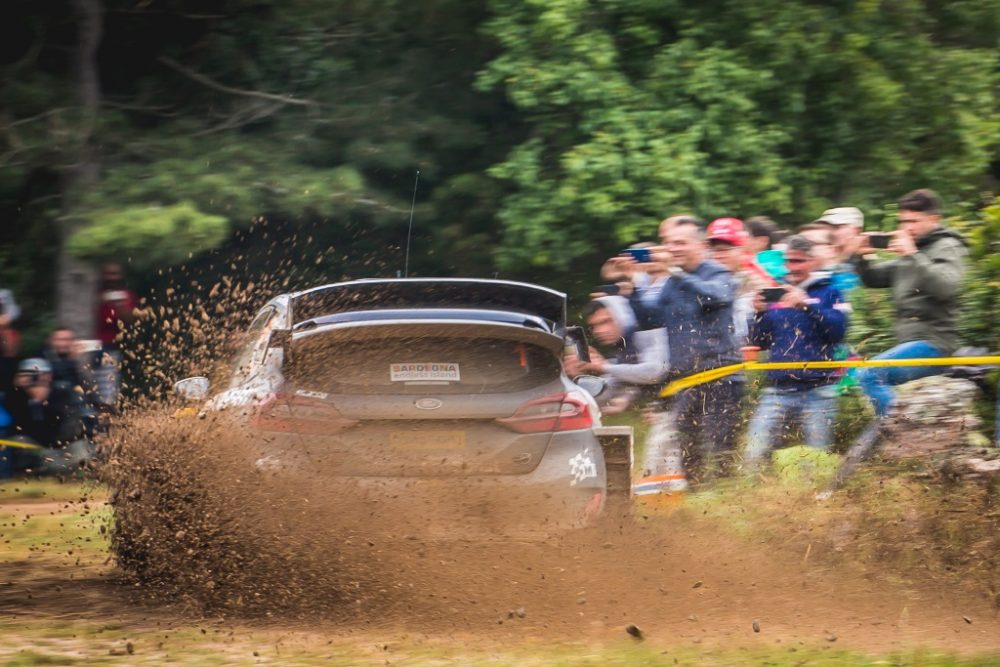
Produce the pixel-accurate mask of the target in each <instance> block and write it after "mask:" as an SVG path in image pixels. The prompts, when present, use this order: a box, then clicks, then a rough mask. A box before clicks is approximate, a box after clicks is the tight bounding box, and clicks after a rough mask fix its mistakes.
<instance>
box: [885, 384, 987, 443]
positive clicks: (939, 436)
mask: <svg viewBox="0 0 1000 667" xmlns="http://www.w3.org/2000/svg"><path fill="white" fill-rule="evenodd" d="M896 391H897V400H896V403H895V404H894V405H893V411H892V413H891V415H890V420H889V422H890V428H889V432H888V434H887V437H886V442H885V444H884V445H883V447H882V455H883V456H886V457H890V458H913V457H922V456H929V455H931V454H937V453H940V452H945V451H948V450H951V449H956V448H962V447H967V446H981V445H982V442H981V440H982V436H981V434H980V433H979V431H978V429H979V427H980V419H979V416H978V415H977V414H976V411H975V406H974V403H975V401H976V400H977V399H978V398H981V397H982V392H981V391H980V389H979V387H977V386H976V385H975V383H973V382H970V381H969V380H964V379H960V378H951V377H946V376H944V375H934V376H931V377H926V378H921V379H919V380H914V381H913V382H907V383H906V384H903V385H900V386H898V387H896Z"/></svg>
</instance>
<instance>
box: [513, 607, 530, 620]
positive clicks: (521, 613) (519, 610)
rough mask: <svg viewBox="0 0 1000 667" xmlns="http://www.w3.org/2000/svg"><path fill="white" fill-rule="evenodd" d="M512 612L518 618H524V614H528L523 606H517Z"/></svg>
mask: <svg viewBox="0 0 1000 667" xmlns="http://www.w3.org/2000/svg"><path fill="white" fill-rule="evenodd" d="M514 613H515V614H516V615H517V617H518V618H524V617H525V616H527V615H528V612H527V611H525V609H524V607H518V608H517V609H515V610H514Z"/></svg>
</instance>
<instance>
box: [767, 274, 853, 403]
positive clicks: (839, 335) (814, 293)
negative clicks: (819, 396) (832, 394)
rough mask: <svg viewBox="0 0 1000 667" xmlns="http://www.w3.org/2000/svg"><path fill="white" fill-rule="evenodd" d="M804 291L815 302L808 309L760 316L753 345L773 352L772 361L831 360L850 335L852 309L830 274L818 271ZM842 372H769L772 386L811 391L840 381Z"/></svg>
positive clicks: (776, 310)
mask: <svg viewBox="0 0 1000 667" xmlns="http://www.w3.org/2000/svg"><path fill="white" fill-rule="evenodd" d="M799 287H800V288H802V289H804V290H805V291H806V294H808V295H809V298H810V300H811V301H812V303H810V304H809V305H807V306H806V307H805V308H804V309H800V308H772V309H770V310H766V311H764V312H763V313H757V314H756V315H755V316H754V318H753V322H752V323H751V325H750V344H751V345H757V346H759V347H760V348H761V349H764V350H770V351H771V355H770V361H828V360H832V359H833V354H834V351H835V350H836V349H837V345H838V344H840V343H841V342H842V341H843V340H844V334H845V333H846V332H847V313H848V312H849V311H850V306H849V305H848V304H847V303H846V302H845V300H844V297H843V295H842V294H841V293H840V290H838V289H837V288H836V287H834V286H833V284H832V282H831V278H830V274H829V273H826V272H817V273H815V274H813V277H812V278H810V279H809V280H807V281H806V282H805V283H803V284H802V285H799ZM838 372H839V371H838V370H837V369H829V370H825V369H824V370H806V371H768V373H767V375H768V379H769V380H770V383H771V384H772V385H774V386H776V387H784V388H788V389H796V388H799V389H811V388H814V387H819V386H822V385H825V384H831V383H833V382H836V381H837V380H838Z"/></svg>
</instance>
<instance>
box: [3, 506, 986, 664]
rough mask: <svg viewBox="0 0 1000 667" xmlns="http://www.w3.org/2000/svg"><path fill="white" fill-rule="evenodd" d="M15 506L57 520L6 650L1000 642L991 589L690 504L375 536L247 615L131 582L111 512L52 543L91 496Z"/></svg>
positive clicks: (14, 593)
mask: <svg viewBox="0 0 1000 667" xmlns="http://www.w3.org/2000/svg"><path fill="white" fill-rule="evenodd" d="M0 509H2V513H3V515H4V516H5V517H7V521H9V522H10V525H14V524H15V523H16V524H17V525H18V527H19V529H20V530H22V531H23V530H30V529H31V528H32V525H33V524H32V523H31V522H37V521H39V518H40V517H45V518H46V520H47V521H48V522H49V523H48V527H45V526H41V525H39V533H38V536H37V540H36V544H34V545H33V546H29V547H28V552H27V555H26V556H25V557H18V556H19V554H14V553H11V552H10V551H9V548H8V553H3V552H2V551H0V553H3V555H4V557H5V560H4V562H2V564H0V623H2V630H3V636H4V642H3V646H4V647H5V648H4V649H3V650H5V651H7V655H13V654H14V653H12V651H23V650H24V649H25V647H37V646H38V645H39V642H40V641H41V640H42V639H45V641H49V642H51V640H52V639H53V638H52V637H50V636H49V634H51V633H55V634H56V635H57V638H58V637H59V636H61V637H62V638H61V639H59V641H58V642H57V643H56V644H55V646H56V647H58V651H59V654H60V655H69V656H74V655H76V656H91V657H93V656H94V655H96V654H95V653H94V647H95V646H98V647H99V651H100V655H102V656H109V657H115V656H116V653H115V652H116V651H117V652H119V653H120V652H121V651H124V650H125V649H124V648H123V647H124V646H125V644H126V643H130V642H134V644H133V645H134V646H135V645H139V642H140V641H141V645H142V646H143V648H144V650H145V651H146V653H145V654H144V655H143V656H141V657H143V659H149V660H153V659H154V657H155V656H160V657H164V656H169V654H170V653H171V651H174V652H175V653H176V651H177V650H178V647H179V646H184V647H185V650H191V649H192V647H195V648H197V651H203V652H207V653H210V654H213V655H216V656H217V657H218V656H222V658H220V659H223V660H224V661H228V658H226V656H229V657H231V658H233V660H234V661H237V662H239V661H240V660H244V659H246V660H249V657H248V656H250V657H252V655H251V654H252V651H253V650H258V649H251V647H252V646H253V647H259V646H260V645H261V644H262V643H263V644H266V645H269V646H271V648H273V647H274V646H276V645H278V644H281V643H282V642H283V643H284V645H285V646H292V645H294V646H295V647H296V650H297V651H304V655H307V656H317V659H318V656H320V655H321V654H323V653H324V651H327V650H328V649H329V647H330V646H331V645H334V644H336V645H337V646H338V647H339V648H338V651H341V653H343V651H345V650H346V651H347V652H348V653H349V654H351V655H354V656H355V658H357V659H358V660H361V661H367V660H369V659H371V660H372V661H379V660H382V659H383V658H384V657H385V656H382V655H381V654H379V652H378V651H377V650H374V649H372V647H373V646H377V645H380V643H385V644H387V645H388V644H389V643H391V644H392V645H393V647H395V650H396V651H397V653H396V655H395V657H396V658H397V659H398V658H400V657H401V656H402V655H406V653H405V652H406V651H411V652H413V651H417V653H416V654H412V655H410V657H409V658H408V659H409V660H410V661H411V663H412V664H420V662H421V660H420V659H418V658H417V657H414V656H419V655H426V654H425V653H420V651H427V650H431V652H432V655H434V656H436V658H435V659H437V658H442V659H446V660H447V659H448V656H452V657H454V656H455V655H457V654H468V653H469V652H472V654H477V653H485V654H493V653H495V652H496V651H498V650H500V649H501V648H502V649H503V650H511V649H512V648H513V649H516V650H527V651H529V652H535V651H541V653H540V655H545V651H546V650H550V649H551V647H554V646H566V647H571V648H570V649H569V650H571V651H572V650H573V649H572V647H577V649H578V650H580V651H584V650H585V649H586V647H600V646H604V645H606V644H607V643H608V642H622V641H624V642H637V641H639V640H636V639H633V638H632V637H630V636H629V635H627V634H626V633H625V627H626V626H627V625H629V624H634V625H636V626H638V627H639V628H640V629H641V631H642V635H643V639H642V642H643V646H645V647H646V648H647V649H650V648H655V649H656V650H661V649H662V650H675V649H678V648H680V649H682V650H684V649H685V647H687V650H690V649H692V648H694V649H697V650H699V651H700V650H709V649H712V650H716V649H718V650H731V649H734V648H747V649H751V650H756V649H759V648H761V647H769V649H771V650H777V649H778V648H781V649H782V650H790V649H794V648H795V647H802V649H801V650H806V647H812V648H811V650H844V649H851V650H859V651H863V652H866V653H882V652H887V651H897V650H901V649H909V648H913V647H927V648H932V649H936V650H944V651H948V652H955V653H961V654H972V653H977V654H978V653H984V652H996V651H1000V620H998V619H997V615H996V610H995V609H994V608H992V606H991V605H990V604H989V603H988V601H986V600H984V599H979V598H977V597H974V596H972V595H969V594H967V593H964V592H962V591H961V590H958V589H955V588H953V587H951V586H944V585H941V584H939V583H935V582H934V581H930V580H920V578H919V576H915V577H911V578H909V579H908V580H907V581H903V580H901V579H899V578H895V579H894V578H893V577H892V576H890V575H889V574H888V573H886V572H879V571H876V570H872V569H864V568H862V567H860V566H851V565H845V564H844V563H843V561H841V562H840V563H838V564H837V565H836V566H833V565H831V561H829V560H828V559H825V558H824V557H823V556H824V555H823V554H819V553H812V554H810V555H809V557H808V558H805V554H804V553H802V552H801V551H800V550H799V548H798V547H797V546H793V544H792V543H791V542H790V543H788V544H775V543H770V544H765V543H760V542H755V541H754V540H752V539H745V538H740V537H733V536H731V535H724V534H720V533H719V531H718V526H717V525H715V524H712V523H710V522H708V521H707V520H701V519H699V518H697V517H690V516H688V517H681V516H673V517H655V518H653V519H649V520H640V522H639V523H638V525H635V526H629V527H627V528H624V529H619V528H614V529H610V530H608V531H603V532H601V531H589V532H584V533H580V534H576V535H571V536H566V537H564V538H562V539H561V540H557V541H556V540H553V541H549V542H545V543H531V542H525V543H495V544H490V543H485V544H484V543H468V542H461V541H456V542H432V543H424V542H421V541H419V540H412V539H411V540H402V541H400V540H386V541H385V542H381V541H366V542H365V543H363V544H359V545H355V547H354V548H352V550H350V551H349V556H347V557H346V558H347V561H353V562H361V561H364V562H365V563H366V566H365V567H363V568H360V569H359V573H360V574H359V576H358V577H357V578H356V579H353V580H352V579H351V577H347V578H343V577H342V578H341V581H342V582H344V583H345V585H344V586H342V587H341V593H340V595H338V596H337V598H336V599H334V598H331V599H328V600H310V601H309V604H307V605H303V607H302V608H301V609H300V610H285V611H283V612H282V613H280V614H273V615H268V614H267V613H266V612H265V613H264V614H263V615H262V616H256V617H253V618H249V617H245V616H239V615H236V616H233V615H229V616H208V617H206V616H204V615H203V614H202V613H201V612H199V611H197V610H195V609H194V608H193V607H192V606H191V605H189V604H186V602H185V600H184V599H183V598H181V599H177V600H175V601H173V602H171V603H169V604H164V603H163V601H161V600H154V599H150V598H149V597H148V596H147V594H146V592H145V591H143V590H142V589H141V588H136V587H132V586H127V585H124V584H122V583H121V581H120V580H119V578H118V577H117V575H116V571H115V569H114V567H113V564H111V563H110V562H106V559H104V558H102V557H101V556H102V554H103V549H104V548H105V547H104V545H103V542H102V541H101V538H100V536H99V534H98V531H99V528H98V523H99V522H91V524H90V528H84V529H83V530H84V531H86V530H91V531H93V535H92V536H90V537H91V538H92V539H93V541H94V544H96V546H95V547H93V550H92V551H89V552H87V551H86V550H84V552H83V553H84V556H83V558H82V560H81V554H80V552H77V553H69V554H67V553H65V552H66V551H67V550H66V549H65V548H63V547H64V546H65V545H63V546H61V547H56V546H54V545H55V543H56V541H58V539H59V534H60V530H68V528H66V526H67V525H71V524H72V522H73V521H79V520H80V516H81V514H80V506H79V505H78V504H66V503H49V504H45V505H39V504H38V503H29V504H23V505H21V504H6V505H2V506H0ZM29 515H31V516H32V517H33V518H31V519H27V520H25V519H24V517H25V516H29ZM53 522H55V523H53ZM60 524H61V527H60ZM74 539H76V540H80V539H84V538H82V537H79V536H78V537H75V538H74ZM54 551H58V553H54ZM20 555H22V556H23V555H24V554H20ZM337 558H338V559H339V561H340V563H339V564H334V563H331V566H333V567H340V566H341V565H342V564H343V563H344V562H345V556H344V555H343V553H342V554H341V555H339V556H338V557H337ZM331 560H334V559H331ZM74 628H76V629H77V630H78V635H79V636H77V634H74V632H71V630H73V629H74ZM102 628H105V629H104V630H102ZM107 628H110V630H108V629H107ZM201 630H205V632H204V633H203V634H201ZM758 630H759V631H758ZM199 634H201V636H200V638H199V636H198V635H199ZM160 635H162V637H161V636H160ZM129 637H131V638H133V639H131V640H129V639H127V638H129ZM157 638H158V639H157ZM241 638H242V639H241ZM154 639H156V641H155V643H154ZM276 642H277V643H276ZM345 642H346V644H345ZM43 643H44V642H43ZM151 644H153V646H151ZM154 646H155V647H157V648H156V650H155V651H153V650H152V648H153V647H154ZM345 646H347V647H349V648H348V649H345V648H344V647H345ZM429 647H430V648H429ZM537 647H548V648H542V649H538V648H537ZM53 650H54V649H53ZM398 651H403V652H404V653H402V654H400V653H398ZM3 655H4V654H3V653H0V657H2V656H3ZM125 655H126V658H127V656H128V654H127V653H126V654H125ZM136 655H138V654H136ZM237 657H239V660H237ZM257 657H258V658H259V657H260V650H258V656H257ZM286 657H287V656H286ZM120 659H125V658H120ZM131 659H132V660H138V658H137V657H135V656H133V657H132V658H131ZM414 661H415V662H414ZM543 662H544V659H543ZM116 664H122V663H120V662H119V663H116ZM277 664H281V663H280V661H278V663H277ZM303 664H307V663H303ZM380 664H381V663H380Z"/></svg>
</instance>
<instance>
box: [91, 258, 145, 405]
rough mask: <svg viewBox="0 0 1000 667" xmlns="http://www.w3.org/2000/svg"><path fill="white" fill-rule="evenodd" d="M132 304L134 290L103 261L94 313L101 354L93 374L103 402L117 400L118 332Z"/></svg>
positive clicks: (127, 320)
mask: <svg viewBox="0 0 1000 667" xmlns="http://www.w3.org/2000/svg"><path fill="white" fill-rule="evenodd" d="M136 304H137V300H136V298H135V294H133V293H132V291H131V290H129V289H128V288H127V287H126V286H125V282H124V276H123V274H122V268H121V266H119V265H118V264H106V265H104V268H103V269H102V270H101V300H100V306H99V308H98V314H97V336H98V338H99V339H100V341H101V345H102V349H103V358H102V361H101V364H100V365H99V366H98V368H97V371H96V373H95V375H96V380H97V393H98V397H99V399H100V401H101V402H102V403H103V404H104V405H107V406H113V405H114V404H115V403H116V402H117V400H118V383H119V371H118V369H119V367H120V365H121V360H122V356H121V350H120V347H119V340H118V336H119V334H120V333H121V331H122V329H123V328H124V327H125V326H127V325H129V324H131V323H132V322H133V320H134V319H135V317H134V315H133V312H132V311H133V310H134V309H135V307H136Z"/></svg>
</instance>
